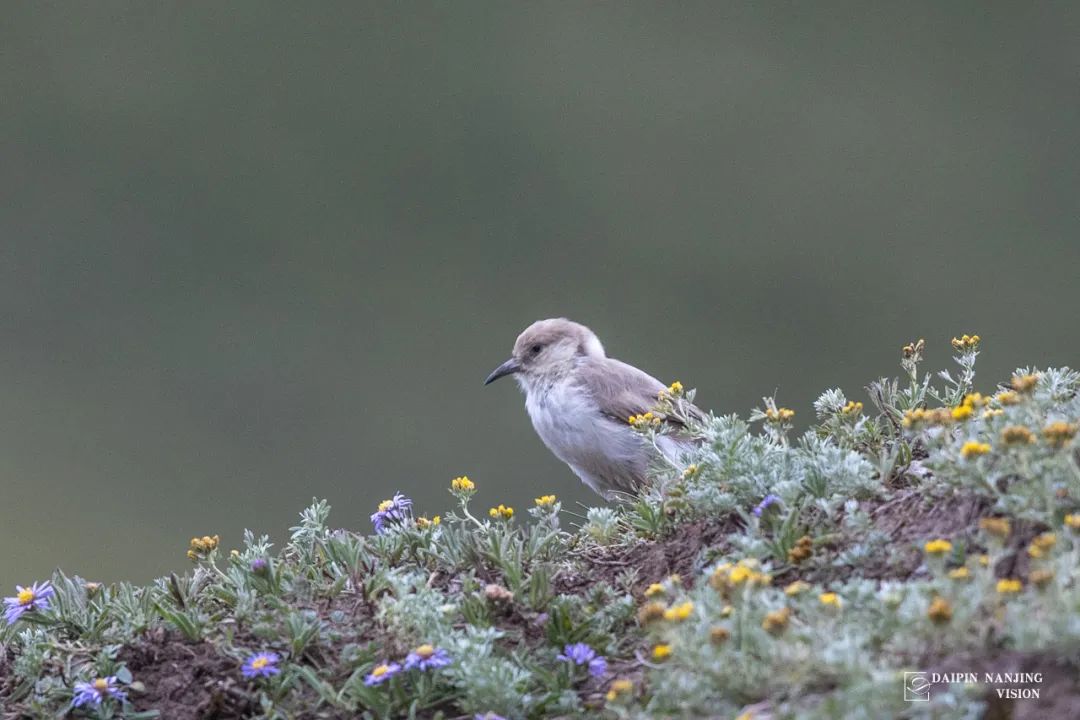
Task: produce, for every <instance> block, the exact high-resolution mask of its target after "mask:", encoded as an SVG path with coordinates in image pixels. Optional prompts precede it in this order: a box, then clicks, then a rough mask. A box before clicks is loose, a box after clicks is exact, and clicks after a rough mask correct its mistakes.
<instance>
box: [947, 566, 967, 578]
mask: <svg viewBox="0 0 1080 720" xmlns="http://www.w3.org/2000/svg"><path fill="white" fill-rule="evenodd" d="M970 578H971V572H970V571H969V570H968V569H967V568H966V567H958V568H953V569H952V570H950V571H949V579H950V580H956V581H957V582H961V581H964V580H969V579H970Z"/></svg>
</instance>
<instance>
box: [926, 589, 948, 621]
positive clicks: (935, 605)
mask: <svg viewBox="0 0 1080 720" xmlns="http://www.w3.org/2000/svg"><path fill="white" fill-rule="evenodd" d="M926 616H927V617H928V618H930V621H931V622H933V623H936V624H938V625H943V624H945V623H947V622H949V621H950V620H952V605H950V604H949V601H948V600H946V599H945V598H943V597H940V596H938V597H935V598H934V600H933V602H931V603H930V607H929V608H927V610H926Z"/></svg>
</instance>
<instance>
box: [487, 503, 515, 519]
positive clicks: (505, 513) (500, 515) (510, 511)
mask: <svg viewBox="0 0 1080 720" xmlns="http://www.w3.org/2000/svg"><path fill="white" fill-rule="evenodd" d="M488 515H490V516H491V517H493V518H495V519H496V520H509V519H510V518H512V517H514V508H512V507H507V506H505V505H503V504H502V503H499V506H498V507H493V508H491V509H490V510H488Z"/></svg>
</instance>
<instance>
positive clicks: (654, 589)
mask: <svg viewBox="0 0 1080 720" xmlns="http://www.w3.org/2000/svg"><path fill="white" fill-rule="evenodd" d="M663 594H664V585H663V584H662V583H653V584H652V585H649V587H647V588H645V597H652V596H653V595H663Z"/></svg>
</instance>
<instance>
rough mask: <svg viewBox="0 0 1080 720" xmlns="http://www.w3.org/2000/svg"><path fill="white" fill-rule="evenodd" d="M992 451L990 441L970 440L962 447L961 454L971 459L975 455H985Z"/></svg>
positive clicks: (966, 458)
mask: <svg viewBox="0 0 1080 720" xmlns="http://www.w3.org/2000/svg"><path fill="white" fill-rule="evenodd" d="M988 452H990V445H989V444H988V443H984V442H979V441H977V440H968V441H967V442H966V443H964V444H963V445H962V446H961V447H960V454H961V455H962V456H963V457H964V459H965V460H970V459H971V458H973V457H978V456H980V455H985V454H986V453H988Z"/></svg>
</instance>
